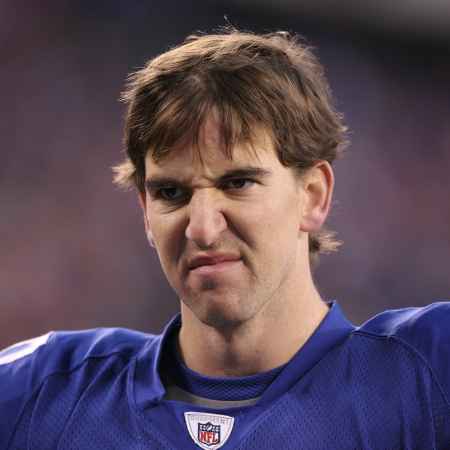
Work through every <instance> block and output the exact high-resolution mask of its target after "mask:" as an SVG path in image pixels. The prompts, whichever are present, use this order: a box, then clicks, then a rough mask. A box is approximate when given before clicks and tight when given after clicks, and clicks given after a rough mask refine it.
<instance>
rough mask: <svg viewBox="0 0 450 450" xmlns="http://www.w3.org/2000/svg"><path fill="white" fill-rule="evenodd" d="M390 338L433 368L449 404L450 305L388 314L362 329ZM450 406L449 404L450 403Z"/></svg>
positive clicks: (382, 314) (368, 322) (375, 318)
mask: <svg viewBox="0 0 450 450" xmlns="http://www.w3.org/2000/svg"><path fill="white" fill-rule="evenodd" d="M358 330H359V331H360V332H365V333H370V334H375V335H378V336H385V337H391V338H395V339H398V340H400V341H401V342H403V344H405V345H407V346H409V347H410V348H412V349H413V350H414V351H415V352H416V353H417V354H419V355H420V356H421V357H422V359H423V360H424V361H425V362H426V364H427V365H428V367H429V368H430V369H431V371H432V373H433V375H434V377H435V379H436V381H437V382H438V383H439V385H440V388H441V389H442V391H443V393H444V395H445V397H446V399H447V402H449V399H450V302H449V301H447V302H437V303H432V304H431V305H428V306H425V307H421V308H405V309H397V310H391V311H385V312H383V313H381V314H378V315H376V316H375V317H373V318H372V319H370V320H369V321H367V322H366V323H365V324H363V325H362V326H361V327H360V328H359V329H358ZM449 404H450V403H449Z"/></svg>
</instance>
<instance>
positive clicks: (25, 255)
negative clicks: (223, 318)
mask: <svg viewBox="0 0 450 450" xmlns="http://www.w3.org/2000/svg"><path fill="white" fill-rule="evenodd" d="M275 5H276V6H275ZM336 5H339V6H338V7H337V6H336ZM225 17H226V18H225ZM227 23H232V24H233V25H235V26H237V27H239V28H243V29H250V30H253V31H257V32H263V31H275V30H279V29H282V30H289V31H293V32H297V33H300V34H301V35H303V36H304V37H306V39H307V40H308V41H309V43H310V44H311V45H312V46H313V47H315V49H316V54H318V56H319V58H320V59H321V61H322V63H323V64H324V65H325V67H326V73H327V76H328V79H329V81H330V84H331V86H332V89H333V92H334V95H335V97H336V99H337V104H338V109H339V110H340V111H342V112H343V114H344V115H345V117H346V121H347V124H348V125H349V127H350V130H351V133H350V138H351V142H352V144H351V147H350V148H349V150H348V153H347V155H346V158H344V159H342V160H340V161H339V162H337V163H336V165H335V169H336V177H337V185H336V193H335V202H334V206H333V211H332V214H331V217H330V220H329V226H330V227H331V228H333V229H335V230H337V231H338V236H339V237H340V239H342V240H343V241H344V246H343V247H342V249H341V250H340V252H339V253H337V254H335V255H331V256H324V257H322V260H321V265H320V266H319V268H318V269H317V271H316V273H315V277H316V281H317V284H318V286H319V290H320V291H321V293H322V294H323V296H324V297H325V298H327V299H336V300H338V301H339V302H340V304H341V306H342V307H343V309H344V311H345V312H346V313H347V315H348V316H349V317H350V318H351V319H352V320H353V321H354V322H355V323H361V322H363V321H364V320H366V319H367V318H369V317H370V316H371V315H373V314H375V313H377V312H380V311H382V310H384V309H387V308H399V307H405V306H420V305H425V304H428V303H430V302H432V301H436V300H439V299H441V300H442V299H450V195H449V194H450V2H448V1H442V0H396V1H395V2H393V1H392V0H377V2H368V1H363V2H361V1H356V0H341V1H339V2H333V1H330V0H278V1H277V2H273V1H271V0H258V1H256V0H228V1H219V0H209V1H208V0H196V1H193V0H184V1H181V0H180V1H175V0H165V1H136V0H128V1H127V2H125V1H114V0H110V1H95V2H87V1H73V0H72V1H69V0H58V1H51V0H47V1H46V2H31V1H28V2H27V1H13V0H1V1H0V63H1V70H0V86H1V90H2V94H1V102H0V117H1V120H0V130H1V146H0V156H1V157H0V347H4V346H6V345H9V344H11V343H13V342H15V341H18V340H21V339H26V338H29V337H31V336H35V335H39V334H42V333H44V332H46V331H48V330H51V329H74V328H90V327H98V326H123V327H131V328H136V329H140V330H145V331H151V332H158V331H159V330H160V329H161V328H162V326H163V324H164V323H165V322H166V321H167V320H168V318H169V317H170V316H171V315H173V314H174V313H175V312H176V311H177V310H178V304H177V299H176V297H175V295H174V293H173V292H172V291H171V289H170V287H169V286H168V285H167V283H166V281H165V279H164V275H163V274H162V272H161V269H160V267H159V263H158V260H157V256H156V254H155V252H154V251H153V249H151V248H150V247H149V246H148V244H147V241H146V238H145V235H144V230H143V222H142V217H141V213H140V210H139V207H138V204H137V200H136V196H135V194H134V192H128V193H124V192H121V191H119V190H118V189H117V188H115V187H114V186H113V185H112V183H111V178H112V174H111V169H110V168H111V166H113V165H115V164H117V163H118V162H119V161H120V160H121V159H122V156H123V154H122V143H121V139H122V119H123V114H124V107H123V105H121V104H120V103H119V101H118V97H119V93H120V91H121V90H122V88H123V84H124V80H125V78H126V76H127V74H128V73H129V72H130V71H132V70H135V69H137V68H140V67H141V66H142V65H143V64H144V63H145V61H146V60H147V59H149V58H151V57H153V56H155V55H157V54H158V53H161V52H162V51H164V50H166V49H167V48H169V47H170V46H173V45H175V44H177V43H179V42H180V41H181V40H182V39H183V38H184V37H185V36H186V35H187V34H190V33H192V32H194V31H197V30H201V31H209V30H211V29H213V28H214V27H217V26H221V25H226V24H227Z"/></svg>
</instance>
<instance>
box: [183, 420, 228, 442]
mask: <svg viewBox="0 0 450 450" xmlns="http://www.w3.org/2000/svg"><path fill="white" fill-rule="evenodd" d="M184 420H185V421H186V426H187V429H188V431H189V435H190V436H191V438H192V440H193V441H194V442H195V443H196V444H197V445H198V446H199V447H200V448H203V449H204V450H216V449H218V448H220V447H222V445H224V444H225V442H227V440H228V438H229V437H230V434H231V431H232V429H233V425H234V417H230V416H224V415H222V414H209V413H200V412H185V413H184Z"/></svg>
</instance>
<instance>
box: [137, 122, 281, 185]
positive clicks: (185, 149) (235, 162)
mask: <svg viewBox="0 0 450 450" xmlns="http://www.w3.org/2000/svg"><path fill="white" fill-rule="evenodd" d="M229 150H230V151H229V152H227V149H226V148H225V145H224V143H223V139H222V136H221V135H220V132H219V127H218V126H217V124H216V122H215V121H214V119H210V120H207V121H206V123H205V124H204V125H203V126H202V129H201V131H200V133H199V139H198V142H196V143H189V144H186V143H179V144H177V145H176V146H174V147H173V148H171V149H170V150H169V151H168V152H167V153H166V154H165V155H164V156H163V157H161V158H159V159H158V160H157V161H156V160H155V159H154V158H153V152H152V151H151V150H150V151H148V152H147V155H146V158H145V167H146V178H148V177H149V176H151V175H154V174H161V173H164V175H168V176H178V177H183V178H185V177H189V178H190V177H193V176H195V175H199V174H202V175H205V176H207V177H216V176H220V175H221V174H222V173H223V172H225V171H227V170H232V169H236V168H239V167H243V166H245V167H260V168H267V169H272V170H273V168H274V167H275V166H280V167H282V166H281V163H280V162H279V161H278V157H277V155H276V152H275V149H274V147H273V143H272V140H271V138H270V137H269V135H268V133H266V132H265V131H264V130H262V129H258V130H256V131H255V132H254V133H253V135H252V137H251V140H250V139H249V140H248V141H247V142H242V141H241V142H237V143H235V144H233V145H231V148H230V149H229Z"/></svg>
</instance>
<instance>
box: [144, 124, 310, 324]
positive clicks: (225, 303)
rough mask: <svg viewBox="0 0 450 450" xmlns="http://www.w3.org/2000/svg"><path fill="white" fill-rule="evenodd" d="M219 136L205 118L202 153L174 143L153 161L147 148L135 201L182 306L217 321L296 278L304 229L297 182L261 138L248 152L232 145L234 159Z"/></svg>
mask: <svg viewBox="0 0 450 450" xmlns="http://www.w3.org/2000/svg"><path fill="white" fill-rule="evenodd" d="M219 141H220V140H219V136H218V133H217V129H216V127H215V125H214V123H213V122H208V123H206V125H205V126H204V128H203V133H202V139H201V144H200V153H201V158H199V157H198V153H197V152H196V150H194V149H193V148H186V147H180V148H176V149H174V150H173V151H172V152H171V153H170V154H169V155H168V156H166V157H165V158H164V159H163V160H162V161H159V162H158V163H156V162H155V161H154V160H153V159H152V157H151V156H150V152H149V153H148V155H147V158H146V193H145V197H144V196H143V197H142V204H143V207H144V214H145V222H146V228H147V232H148V234H149V237H150V239H151V240H152V241H153V243H154V246H155V248H156V250H157V252H158V255H159V258H160V261H161V265H162V268H163V270H164V272H165V274H166V276H167V279H168V281H169V283H170V284H171V286H172V287H173V289H174V290H175V291H176V292H177V294H178V296H179V298H180V299H181V301H182V302H183V304H184V306H183V308H184V307H187V308H189V309H190V310H191V311H192V313H193V314H194V315H195V316H196V317H197V318H198V319H199V320H200V321H202V322H203V323H206V324H209V325H211V326H216V327H223V326H228V325H233V324H234V325H237V324H240V323H242V322H245V321H247V320H249V319H251V318H253V317H255V316H256V315H257V314H258V313H260V312H261V311H263V309H264V308H263V307H264V306H265V305H266V304H268V303H270V302H271V301H272V300H273V299H280V298H282V297H283V296H285V295H287V292H286V290H287V289H288V288H289V289H291V288H292V283H293V280H295V281H294V284H295V283H298V267H299V261H298V260H299V258H298V256H299V248H300V246H299V242H300V238H299V236H300V234H303V235H305V233H300V221H301V203H302V202H301V198H302V189H301V187H300V186H301V183H300V181H299V180H298V179H297V177H296V176H295V175H294V172H293V171H292V169H289V168H286V167H284V166H282V165H281V163H280V162H279V161H278V158H277V156H276V154H275V151H274V149H273V147H272V144H271V142H270V140H269V139H268V138H267V137H266V135H265V134H264V133H262V134H261V137H260V139H259V140H258V141H257V142H254V143H253V148H254V150H255V152H252V151H249V150H248V148H246V147H245V145H244V144H242V145H237V146H236V147H235V148H234V150H233V159H232V160H230V159H227V158H226V156H225V155H224V154H223V153H222V152H221V151H220V150H219V147H218V146H219ZM255 153H256V154H255ZM304 239H307V237H306V238H305V236H303V240H304ZM301 248H302V251H304V249H305V248H306V249H307V246H305V245H303V246H302V247H301ZM306 259H307V255H306ZM303 261H304V259H303ZM289 295H292V293H290V294H289Z"/></svg>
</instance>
